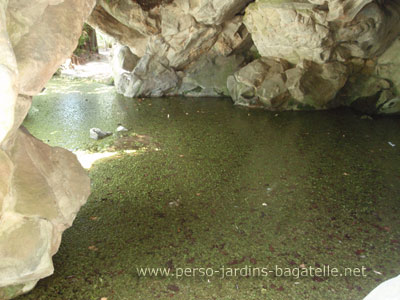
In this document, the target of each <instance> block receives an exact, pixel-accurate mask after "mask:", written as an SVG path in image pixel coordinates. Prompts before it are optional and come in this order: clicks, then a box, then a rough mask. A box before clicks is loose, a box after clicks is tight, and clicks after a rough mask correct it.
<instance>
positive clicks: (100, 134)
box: [89, 128, 112, 140]
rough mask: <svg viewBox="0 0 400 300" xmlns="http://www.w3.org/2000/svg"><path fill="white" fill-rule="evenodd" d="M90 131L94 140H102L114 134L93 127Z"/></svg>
mask: <svg viewBox="0 0 400 300" xmlns="http://www.w3.org/2000/svg"><path fill="white" fill-rule="evenodd" d="M89 132H90V138H91V139H94V140H100V139H103V138H105V137H108V136H110V135H112V132H109V131H102V130H101V129H99V128H91V129H90V131H89Z"/></svg>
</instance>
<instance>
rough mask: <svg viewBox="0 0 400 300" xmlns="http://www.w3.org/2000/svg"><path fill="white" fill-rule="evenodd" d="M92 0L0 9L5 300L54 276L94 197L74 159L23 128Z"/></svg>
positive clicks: (10, 4)
mask: <svg viewBox="0 0 400 300" xmlns="http://www.w3.org/2000/svg"><path fill="white" fill-rule="evenodd" d="M94 2H95V1H94V0H93V1H90V0H69V1H63V0H37V1H17V0H9V1H2V2H1V4H0V24H1V26H0V49H1V53H2V55H1V57H0V78H1V85H0V94H1V101H0V258H1V259H0V299H10V298H13V297H15V296H17V295H19V294H21V293H25V292H27V291H29V290H30V289H32V288H33V287H34V286H35V285H36V283H37V282H38V280H39V279H41V278H43V277H46V276H49V275H51V274H52V273H53V264H52V256H53V255H54V254H55V253H56V252H57V250H58V247H59V245H60V242H61V234H62V232H63V231H64V230H65V229H66V228H68V227H69V226H71V225H72V221H73V220H74V218H75V216H76V214H77V212H78V210H79V208H80V207H81V206H82V205H83V204H84V203H85V201H86V199H87V197H88V196H89V193H90V182H89V178H88V177H87V175H86V173H85V171H84V170H83V169H82V167H81V166H80V164H79V162H78V161H77V159H76V157H75V156H74V155H73V154H72V153H70V152H68V151H67V150H64V149H60V148H52V147H50V146H48V145H46V144H44V143H43V142H41V141H39V140H37V139H35V138H34V137H33V136H31V135H30V134H29V133H28V132H27V131H26V130H25V129H24V128H20V125H21V123H22V121H23V120H24V118H25V116H26V114H27V112H28V110H29V108H30V105H31V100H32V96H33V95H35V94H37V93H38V92H40V91H41V89H42V88H43V87H44V85H45V83H46V82H47V81H48V80H49V79H50V78H51V77H52V75H53V74H54V72H55V71H56V70H57V68H58V67H59V65H60V64H62V63H63V61H65V59H66V58H67V57H68V56H69V55H70V54H71V53H72V51H73V50H74V49H75V47H76V45H77V41H78V38H79V36H80V33H81V29H82V26H83V22H84V20H85V19H86V18H87V17H88V15H89V14H90V12H91V10H92V8H93V6H94Z"/></svg>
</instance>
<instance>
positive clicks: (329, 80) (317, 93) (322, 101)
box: [286, 61, 348, 109]
mask: <svg viewBox="0 0 400 300" xmlns="http://www.w3.org/2000/svg"><path fill="white" fill-rule="evenodd" d="M286 76H287V82H286V86H287V88H288V90H289V92H290V94H291V96H292V97H293V99H295V100H296V101H298V102H299V103H301V104H302V105H304V106H305V107H310V108H315V109H326V108H330V104H329V102H330V101H332V100H333V99H334V98H335V97H336V94H337V93H338V92H339V90H340V89H341V88H342V87H343V86H344V85H345V83H346V80H347V76H348V70H347V67H346V66H345V65H343V64H341V63H339V62H332V63H326V64H321V65H320V64H316V63H314V62H310V61H303V62H302V63H301V64H299V65H297V67H296V68H293V69H290V70H287V71H286ZM299 108H301V107H299Z"/></svg>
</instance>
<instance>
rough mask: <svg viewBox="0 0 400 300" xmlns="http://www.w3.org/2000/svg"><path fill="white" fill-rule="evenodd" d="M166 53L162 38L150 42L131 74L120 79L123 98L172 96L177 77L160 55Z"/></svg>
mask: <svg viewBox="0 0 400 300" xmlns="http://www.w3.org/2000/svg"><path fill="white" fill-rule="evenodd" d="M167 51H168V46H167V45H166V43H165V42H164V40H163V39H162V38H155V39H154V41H151V43H150V46H149V47H148V49H147V52H146V54H145V55H144V56H143V57H142V58H141V59H140V61H139V63H138V64H137V65H136V67H135V69H134V70H133V72H132V73H129V74H127V75H124V76H123V77H122V78H121V84H120V86H121V91H122V92H123V94H124V95H125V96H127V97H138V96H144V97H161V96H164V95H168V94H171V93H172V94H174V91H175V89H176V87H177V86H178V84H179V77H178V75H177V73H176V71H175V70H174V69H173V68H171V67H170V64H169V60H168V59H167V58H166V57H165V55H162V53H164V54H165V53H166V52H167ZM160 54H161V55H160ZM124 89H125V90H124Z"/></svg>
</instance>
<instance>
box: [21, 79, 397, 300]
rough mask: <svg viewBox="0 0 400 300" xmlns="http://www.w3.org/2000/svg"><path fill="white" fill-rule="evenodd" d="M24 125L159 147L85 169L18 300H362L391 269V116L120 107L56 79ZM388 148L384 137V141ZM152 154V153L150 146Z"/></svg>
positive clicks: (97, 88)
mask: <svg viewBox="0 0 400 300" xmlns="http://www.w3.org/2000/svg"><path fill="white" fill-rule="evenodd" d="M34 107H35V108H36V109H33V111H31V113H30V114H29V117H28V118H27V120H26V121H25V126H26V127H27V128H28V129H29V130H30V131H31V132H32V133H33V134H34V135H35V136H37V137H38V138H41V139H43V140H45V141H47V142H48V143H49V144H50V145H57V146H62V147H65V148H68V149H71V150H74V149H90V150H92V151H93V150H99V151H102V150H103V149H106V148H108V147H112V145H113V144H115V142H116V141H118V139H119V136H117V135H114V136H112V137H109V138H106V139H104V140H102V141H100V142H96V141H90V140H89V129H90V128H91V127H100V128H101V129H103V130H109V131H115V129H116V128H117V126H118V124H122V125H123V126H125V127H127V128H129V129H130V132H129V133H127V134H130V133H135V134H139V135H144V136H147V137H149V138H150V139H151V141H152V143H155V144H156V145H157V147H147V148H142V151H139V152H137V153H135V154H134V155H126V154H125V155H124V154H122V153H121V154H120V155H118V156H116V157H114V158H111V159H107V160H104V161H102V162H99V163H97V164H96V165H95V166H94V167H93V168H92V169H91V170H90V177H91V179H92V189H93V192H92V195H91V196H90V198H89V200H88V203H87V204H86V205H85V206H84V207H83V208H82V210H81V211H80V213H79V215H78V217H77V219H76V221H75V223H74V225H73V227H72V228H70V229H68V230H67V231H66V232H65V234H64V236H63V242H62V245H61V247H60V251H59V252H58V253H57V254H56V255H55V257H54V265H55V274H54V275H53V276H51V277H49V278H46V279H44V280H42V281H40V282H39V284H38V285H37V287H36V289H35V290H33V291H32V292H31V293H29V294H28V295H24V296H21V297H20V298H19V299H32V300H33V299H35V300H39V299H46V300H50V299H82V300H83V299H85V300H89V299H101V298H103V297H105V298H107V299H108V300H111V299H112V300H114V299H115V300H121V299H127V300H128V299H129V300H131V299H171V298H172V299H185V300H188V299H226V300H227V299H257V300H258V299H270V300H272V299H273V300H281V299H282V300H283V299H296V300H297V299H318V300H320V299H338V300H339V299H340V300H343V299H345V300H346V299H349V300H350V299H352V300H353V299H362V298H363V297H364V296H366V295H367V294H368V292H369V291H370V290H372V289H373V288H374V287H375V286H377V285H378V284H379V283H380V282H382V281H384V280H386V279H388V278H391V277H394V276H396V275H398V274H399V273H400V219H399V213H400V199H399V195H400V173H399V171H400V152H399V149H400V134H399V132H400V131H399V129H400V126H399V125H400V121H399V119H395V118H379V119H375V120H369V119H361V118H360V116H359V115H355V114H354V113H352V112H351V111H348V110H335V111H327V112H285V113H275V112H265V111H254V110H246V109H243V108H237V107H234V106H232V104H231V102H230V100H229V99H182V98H176V99H173V98H168V99H144V100H140V99H127V98H124V97H121V96H117V95H116V94H115V93H114V91H113V88H112V87H109V86H104V85H100V84H97V83H88V82H83V81H67V80H65V79H62V80H61V79H55V80H52V81H51V82H50V83H49V86H48V89H47V90H46V92H45V93H44V94H43V95H40V96H38V97H36V99H35V100H34ZM388 142H390V143H392V144H394V145H395V146H394V147H393V146H391V145H390V144H389V143H388ZM157 150H158V151H157ZM276 265H277V266H278V267H281V268H291V269H295V268H299V267H309V266H311V267H323V266H327V265H329V266H330V267H331V268H333V267H336V268H338V269H339V270H340V271H343V268H345V267H348V268H360V269H361V268H362V267H365V268H366V269H365V274H366V277H362V276H360V277H356V276H341V277H340V276H338V277H318V276H314V277H312V276H309V277H301V278H295V277H293V276H292V277H285V278H284V277H278V276H276V274H273V273H270V274H269V275H268V276H266V277H265V276H264V277H263V276H260V277H252V276H236V277H235V276H232V277H230V278H224V279H221V274H214V276H195V277H193V276H192V277H188V276H187V277H184V276H183V277H182V278H179V279H177V278H176V277H172V276H171V277H167V276H158V277H150V276H148V277H143V276H139V275H138V273H137V268H140V267H154V268H170V269H172V271H171V272H176V271H177V270H179V268H201V267H202V268H213V269H214V270H219V268H220V267H222V266H224V267H225V268H244V267H245V266H252V267H259V268H263V267H264V268H268V269H269V270H274V269H275V266H276Z"/></svg>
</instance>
